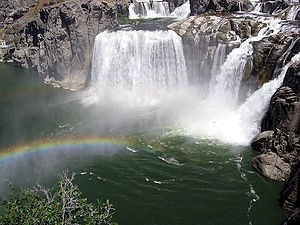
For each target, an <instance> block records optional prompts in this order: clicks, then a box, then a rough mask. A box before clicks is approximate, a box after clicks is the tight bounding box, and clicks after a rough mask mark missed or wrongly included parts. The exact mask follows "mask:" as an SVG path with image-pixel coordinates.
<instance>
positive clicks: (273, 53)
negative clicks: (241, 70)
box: [251, 32, 296, 85]
mask: <svg viewBox="0 0 300 225" xmlns="http://www.w3.org/2000/svg"><path fill="white" fill-rule="evenodd" d="M295 35H296V34H292V33H286V32H280V33H278V34H276V35H273V36H269V37H266V38H263V39H262V40H261V41H258V42H254V43H253V48H254V54H253V70H252V72H251V74H252V76H255V77H258V78H259V82H260V84H261V85H262V84H264V83H265V82H267V81H269V80H270V79H271V77H272V74H273V73H274V71H275V68H276V64H277V62H278V60H279V58H280V57H281V56H282V55H283V54H284V53H285V52H286V51H287V49H288V47H289V46H290V44H291V43H292V41H293V40H294V38H295Z"/></svg>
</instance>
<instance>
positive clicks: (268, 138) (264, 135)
mask: <svg viewBox="0 0 300 225" xmlns="http://www.w3.org/2000/svg"><path fill="white" fill-rule="evenodd" d="M273 139H274V131H272V130H268V131H264V132H261V133H259V134H258V135H257V136H256V137H255V138H254V139H253V140H252V142H251V148H253V149H254V150H256V151H258V152H261V153H267V152H270V151H272V148H273Z"/></svg>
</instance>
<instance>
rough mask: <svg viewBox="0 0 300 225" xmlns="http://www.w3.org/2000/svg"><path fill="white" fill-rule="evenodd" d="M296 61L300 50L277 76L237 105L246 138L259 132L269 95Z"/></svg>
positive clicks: (299, 55)
mask: <svg viewBox="0 0 300 225" xmlns="http://www.w3.org/2000/svg"><path fill="white" fill-rule="evenodd" d="M297 61H300V52H299V53H298V54H296V55H295V56H294V57H293V58H292V59H291V61H290V62H289V63H287V64H286V65H285V66H284V67H283V68H282V69H281V72H280V74H279V76H278V77H277V78H275V79H273V80H271V81H269V82H268V83H265V84H264V85H263V86H262V87H261V88H260V89H258V90H257V91H256V92H254V93H253V94H252V95H251V96H250V97H249V98H248V99H247V100H246V102H245V103H244V104H242V105H241V106H240V107H239V109H238V111H237V112H238V115H239V117H240V118H241V120H242V121H243V123H242V124H243V126H244V127H243V130H244V131H245V135H246V139H247V140H249V139H251V138H252V137H254V135H256V134H258V133H259V129H260V126H259V125H260V122H261V118H262V116H263V114H264V112H265V111H266V109H267V107H268V104H269V102H270V99H271V97H272V96H273V94H274V93H275V91H276V90H277V89H278V88H279V87H280V86H281V84H282V82H283V79H284V77H285V74H286V71H287V70H288V68H289V67H290V66H291V65H292V64H293V63H294V62H297Z"/></svg>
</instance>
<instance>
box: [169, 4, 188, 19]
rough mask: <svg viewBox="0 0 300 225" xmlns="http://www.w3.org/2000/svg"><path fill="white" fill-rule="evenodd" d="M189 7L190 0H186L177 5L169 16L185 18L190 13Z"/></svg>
mask: <svg viewBox="0 0 300 225" xmlns="http://www.w3.org/2000/svg"><path fill="white" fill-rule="evenodd" d="M190 13H191V8H190V1H189V0H188V1H187V2H185V3H184V4H182V5H181V6H179V7H177V8H176V9H175V10H174V12H172V13H171V17H176V18H178V19H183V18H186V17H188V16H189V15H190Z"/></svg>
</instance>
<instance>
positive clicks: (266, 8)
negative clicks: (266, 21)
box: [261, 0, 290, 14]
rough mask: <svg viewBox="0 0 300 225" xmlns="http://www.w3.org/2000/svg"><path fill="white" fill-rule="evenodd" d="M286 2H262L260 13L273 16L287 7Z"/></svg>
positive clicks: (283, 0) (285, 0) (284, 0)
mask: <svg viewBox="0 0 300 225" xmlns="http://www.w3.org/2000/svg"><path fill="white" fill-rule="evenodd" d="M289 5H290V4H289V1H287V0H275V1H264V2H263V3H262V7H261V12H263V13H269V14H275V13H278V12H280V11H281V10H283V9H286V8H287V7H289Z"/></svg>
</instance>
